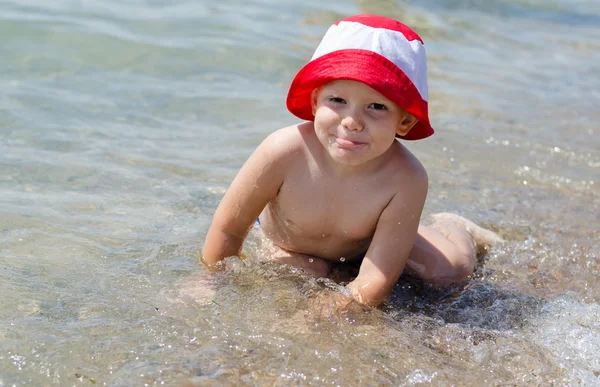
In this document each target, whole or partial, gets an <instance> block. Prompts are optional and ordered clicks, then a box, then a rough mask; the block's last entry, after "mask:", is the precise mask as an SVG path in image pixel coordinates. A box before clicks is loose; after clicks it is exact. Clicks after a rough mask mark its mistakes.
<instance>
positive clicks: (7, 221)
mask: <svg viewBox="0 0 600 387" xmlns="http://www.w3.org/2000/svg"><path fill="white" fill-rule="evenodd" d="M359 12H368V13H382V14H387V15H390V16H392V17H396V18H399V19H401V20H403V21H405V22H407V23H408V24H410V25H412V26H414V27H415V29H416V30H417V31H418V32H419V33H420V34H421V36H422V37H423V38H424V39H425V41H426V47H427V49H428V55H429V60H430V62H429V74H430V99H431V101H430V108H431V115H432V122H433V123H434V127H435V128H436V129H437V133H436V135H435V136H433V137H432V138H430V139H427V140H424V141H421V142H417V143H409V144H407V145H408V146H409V147H410V149H411V150H412V151H413V152H414V153H415V154H416V155H417V156H418V157H419V158H420V159H421V160H422V162H423V163H424V165H425V166H426V168H427V170H428V173H429V178H430V182H431V186H430V192H429V197H428V201H427V204H426V210H425V212H426V214H430V213H432V212H437V211H454V212H457V213H460V214H462V215H464V216H466V217H468V218H471V219H473V220H474V221H476V222H478V223H480V224H482V225H485V226H486V227H489V228H492V229H493V230H495V231H498V232H499V233H500V234H502V235H503V236H504V237H505V238H506V239H507V243H505V244H503V245H501V246H498V247H497V248H495V249H493V250H491V251H490V254H489V255H488V256H487V257H486V258H485V259H484V260H483V261H482V264H481V265H480V266H479V268H478V270H477V273H476V274H475V275H474V277H473V279H472V280H471V281H469V282H468V283H467V284H464V285H461V286H457V287H454V288H451V289H443V290H440V289H431V288H428V287H427V286H424V285H423V284H422V283H420V282H419V281H416V280H414V279H411V278H402V280H401V281H400V282H399V284H398V285H397V288H396V289H395V291H394V293H393V295H392V297H391V299H390V301H389V302H388V303H387V304H386V305H384V306H383V307H382V308H379V309H372V310H366V311H355V312H352V313H349V314H347V315H342V316H340V315H336V314H329V313H328V312H327V310H326V309H323V308H322V307H321V306H320V304H319V295H320V294H323V292H327V291H337V287H338V285H337V284H335V283H333V282H330V281H324V280H319V281H318V280H315V279H310V278H306V277H304V276H303V275H302V274H301V273H298V272H296V271H294V270H292V269H289V268H285V267H278V266H276V265H273V264H271V263H268V262H265V260H264V257H263V256H262V255H261V254H260V248H259V242H260V241H259V238H258V236H257V234H256V232H253V233H252V234H251V235H250V237H249V240H248V243H247V246H246V248H245V252H246V254H247V255H248V258H247V259H246V260H244V261H242V260H239V259H231V260H230V261H229V262H227V269H226V270H225V271H224V272H221V273H218V274H211V273H209V272H207V271H206V270H205V269H204V268H203V267H202V266H201V265H200V264H199V263H198V254H199V251H200V249H201V247H202V241H203V239H204V236H205V233H206V231H207V228H208V226H209V224H210V219H211V215H212V213H213V211H214V209H215V208H216V206H217V204H218V201H219V200H220V197H221V196H222V194H223V192H224V190H225V189H226V188H227V186H228V184H229V182H230V181H231V179H232V178H233V177H234V175H235V173H236V171H237V170H238V168H239V167H240V165H241V164H242V163H243V162H244V160H245V159H246V157H247V156H248V155H249V154H250V153H251V152H252V150H253V149H254V148H255V147H256V145H257V144H258V143H260V141H261V140H262V139H263V138H264V137H265V136H266V135H267V134H269V133H270V132H272V131H273V130H275V129H277V128H280V127H282V126H285V125H289V124H292V123H294V122H295V121H296V120H295V119H294V118H293V117H292V116H291V115H290V114H289V113H287V111H286V110H285V103H284V98H285V93H286V91H287V90H286V88H287V85H288V84H289V82H290V80H291V79H292V77H293V76H294V74H295V72H296V71H297V70H298V69H299V68H300V67H301V66H302V64H303V63H304V62H305V61H306V60H308V59H309V58H310V56H311V54H312V50H313V49H314V47H315V46H316V44H317V43H318V41H319V39H320V37H321V35H322V34H323V33H324V31H325V30H326V28H327V27H328V26H329V24H330V23H331V22H333V21H335V20H337V19H339V18H342V17H344V16H346V15H350V14H354V13H359ZM599 42H600V3H598V2H597V1H592V0H554V1H543V0H503V1H495V2H484V1H479V2H476V1H468V0H453V1H434V0H426V1H421V2H406V3H405V2H402V1H392V0H380V1H360V0H356V1H354V2H351V1H342V0H336V1H329V2H324V1H314V0H308V1H303V2H297V1H276V0H255V1H234V0H223V1H219V2H205V1H191V0H180V1H179V0H178V1H165V0H157V1H145V0H131V1H125V2H121V1H116V0H107V1H102V2H98V1H67V0H59V1H51V2H44V1H39V0H18V1H17V0H0V43H1V44H0V57H1V58H2V59H1V60H0V197H1V198H2V200H0V288H1V289H2V291H1V292H0V305H1V308H0V386H11V385H23V384H29V385H48V384H56V385H74V384H81V385H86V384H88V385H89V384H106V385H140V386H141V385H161V384H163V383H164V384H174V383H181V384H188V385H239V384H254V385H268V386H274V385H279V386H283V385H290V384H296V385H311V384H312V385H359V384H360V385H386V384H390V385H417V384H420V383H425V384H431V385H452V384H454V385H507V384H511V385H512V384H517V385H539V384H541V385H550V384H556V385H562V384H570V385H580V384H581V385H599V384H600V351H598V349H599V348H600V306H599V303H600V290H599V287H598V280H599V274H598V273H599V271H600V259H599V247H598V246H599V245H600V239H599V238H600V236H599V229H600V221H599V213H600V189H599V188H600V173H599V172H600V152H598V150H599V149H600V140H599V138H600V136H598V134H599V129H600V127H599V124H598V122H600V110H599V109H598V106H599V105H600V77H599V76H598V74H600V60H599V58H600V43H599Z"/></svg>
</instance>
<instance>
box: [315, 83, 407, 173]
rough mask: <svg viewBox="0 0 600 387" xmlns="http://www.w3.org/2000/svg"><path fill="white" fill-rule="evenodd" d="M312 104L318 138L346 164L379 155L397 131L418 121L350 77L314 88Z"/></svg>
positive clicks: (364, 160) (359, 163) (357, 162)
mask: <svg viewBox="0 0 600 387" xmlns="http://www.w3.org/2000/svg"><path fill="white" fill-rule="evenodd" d="M312 106H313V114H314V115H315V120H314V125H315V131H316V134H317V137H318V138H319V141H320V142H321V144H322V145H323V147H325V149H326V150H327V151H328V153H329V155H330V156H331V157H332V158H333V159H334V160H336V161H338V162H340V163H342V164H346V165H353V166H356V165H361V164H364V163H366V162H368V161H370V160H373V159H375V158H377V157H378V156H381V155H382V154H383V153H385V151H387V150H388V149H389V148H390V146H391V145H392V144H393V142H394V139H395V136H396V134H398V135H400V136H404V135H406V134H407V133H408V131H409V130H410V129H411V128H412V127H413V126H414V124H415V123H416V122H417V120H416V119H415V118H414V117H413V116H412V115H410V114H409V113H407V112H406V111H405V110H403V109H402V108H400V107H399V106H398V105H396V104H395V103H394V102H392V101H390V100H389V99H387V98H386V97H384V96H383V94H381V93H379V92H378V91H376V90H374V89H372V88H370V87H369V86H367V85H365V84H364V83H361V82H356V81H350V80H340V81H335V82H331V83H328V84H326V85H325V86H323V87H321V88H319V89H316V90H315V91H313V93H312Z"/></svg>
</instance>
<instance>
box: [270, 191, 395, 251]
mask: <svg viewBox="0 0 600 387" xmlns="http://www.w3.org/2000/svg"><path fill="white" fill-rule="evenodd" d="M368 183H369V182H368V181H358V180H357V181H355V182H349V183H346V184H337V183H334V182H329V181H326V180H320V181H314V180H312V181H307V180H296V181H292V182H287V184H286V183H284V185H283V186H282V187H281V190H280V191H279V193H278V195H277V198H276V200H275V201H274V202H272V203H271V204H270V207H271V213H272V214H274V215H275V216H276V217H277V218H279V219H278V220H279V222H281V223H282V224H281V226H283V227H285V228H286V229H287V231H288V232H289V233H291V234H297V235H302V236H303V237H308V238H315V239H319V238H326V237H337V238H342V239H347V240H349V241H352V240H355V241H356V240H364V239H370V238H371V237H372V236H373V234H374V232H375V227H376V225H377V221H378V220H379V216H380V215H381V212H382V211H383V209H384V208H385V206H386V205H387V203H388V202H389V200H390V199H391V196H392V193H391V192H390V190H389V189H383V190H382V189H378V188H380V187H373V186H372V185H370V184H368Z"/></svg>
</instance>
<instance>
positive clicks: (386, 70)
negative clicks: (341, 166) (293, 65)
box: [287, 15, 434, 140]
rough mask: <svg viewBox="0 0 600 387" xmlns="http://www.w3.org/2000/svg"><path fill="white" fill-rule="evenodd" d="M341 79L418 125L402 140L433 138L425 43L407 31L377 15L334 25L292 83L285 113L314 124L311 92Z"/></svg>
mask: <svg viewBox="0 0 600 387" xmlns="http://www.w3.org/2000/svg"><path fill="white" fill-rule="evenodd" d="M340 79H347V80H353V81H358V82H362V83H364V84H366V85H368V86H369V87H371V88H373V89H375V90H377V91H378V92H380V93H381V94H383V95H384V96H385V97H386V98H388V99H390V100H391V101H393V102H395V103H396V104H397V105H398V106H400V107H401V108H402V109H404V110H406V111H407V112H408V113H410V114H412V115H413V116H414V117H415V118H416V119H417V120H418V122H417V123H416V124H415V126H414V127H413V128H412V129H411V130H410V131H409V132H408V134H406V135H405V136H402V137H400V136H399V137H400V138H403V139H405V140H419V139H422V138H426V137H429V136H431V135H432V134H433V133H434V130H433V128H432V127H431V124H430V123H429V114H428V108H427V101H428V90H427V60H426V56H425V48H424V46H423V40H422V39H421V38H420V37H419V35H417V34H416V33H415V32H414V31H413V30H411V29H410V28H409V27H407V26H406V25H404V24H402V23H400V22H399V21H396V20H393V19H390V18H387V17H384V16H377V15H357V16H351V17H348V18H345V19H342V20H340V21H338V22H337V23H335V24H334V25H332V26H331V27H330V28H329V30H328V31H327V33H326V34H325V36H324V37H323V40H322V41H321V44H319V47H317V50H316V51H315V54H314V55H313V57H312V59H311V61H310V62H308V63H307V64H306V65H305V66H304V67H303V68H302V69H300V71H299V72H298V74H297V75H296V77H295V78H294V80H293V81H292V84H291V86H290V90H289V92H288V96H287V107H288V109H289V111H290V112H291V113H292V114H294V115H295V116H297V117H298V118H300V119H303V120H307V121H312V120H313V119H314V116H313V114H312V106H311V93H312V91H313V90H314V89H316V88H318V87H321V86H323V85H325V84H327V83H329V82H333V81H336V80H340Z"/></svg>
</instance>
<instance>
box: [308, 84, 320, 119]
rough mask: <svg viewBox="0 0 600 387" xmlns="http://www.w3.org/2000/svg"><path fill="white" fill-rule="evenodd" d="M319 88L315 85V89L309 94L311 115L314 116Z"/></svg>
mask: <svg viewBox="0 0 600 387" xmlns="http://www.w3.org/2000/svg"><path fill="white" fill-rule="evenodd" d="M320 90H321V88H320V87H317V88H316V89H314V90H313V91H312V93H311V94H310V106H311V108H312V115H313V116H314V115H315V113H316V112H317V99H318V98H319V91H320Z"/></svg>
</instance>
